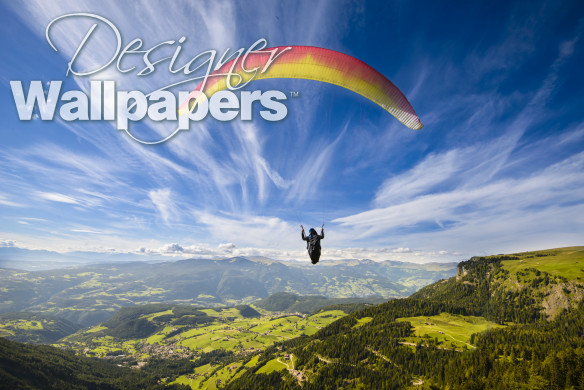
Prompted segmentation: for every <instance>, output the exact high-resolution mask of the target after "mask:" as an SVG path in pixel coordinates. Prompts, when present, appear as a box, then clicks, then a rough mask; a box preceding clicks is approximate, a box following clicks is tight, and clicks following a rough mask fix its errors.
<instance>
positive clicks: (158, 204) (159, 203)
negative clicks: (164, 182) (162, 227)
mask: <svg viewBox="0 0 584 390" xmlns="http://www.w3.org/2000/svg"><path fill="white" fill-rule="evenodd" d="M148 197H149V198H150V201H151V202H152V204H153V205H154V207H155V208H156V210H157V211H158V213H159V215H160V218H162V220H163V221H164V223H165V224H167V225H168V224H169V223H170V222H172V221H173V220H175V219H177V218H178V217H179V213H178V209H177V206H176V205H175V203H174V199H173V196H172V190H171V189H170V188H161V189H157V190H151V191H150V192H148Z"/></svg>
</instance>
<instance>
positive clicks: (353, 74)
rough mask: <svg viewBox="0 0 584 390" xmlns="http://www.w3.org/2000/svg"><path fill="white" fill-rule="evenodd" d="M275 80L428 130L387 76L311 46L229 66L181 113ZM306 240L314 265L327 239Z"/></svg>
mask: <svg viewBox="0 0 584 390" xmlns="http://www.w3.org/2000/svg"><path fill="white" fill-rule="evenodd" d="M270 78H298V79H308V80H316V81H322V82H325V83H329V84H335V85H338V86H341V87H343V88H346V89H349V90H351V91H353V92H356V93H358V94H360V95H362V96H364V97H366V98H367V99H369V100H371V101H373V102H374V103H376V104H378V105H379V106H381V107H382V108H384V109H385V110H386V111H388V112H389V113H390V114H391V115H393V116H394V117H395V118H396V119H398V120H399V121H400V122H402V123H403V124H404V125H406V126H407V127H409V128H410V129H414V130H419V129H421V128H422V127H423V126H424V125H423V124H422V122H421V120H420V118H419V117H418V115H417V114H416V112H415V111H414V109H413V107H412V105H411V104H410V102H409V101H408V100H407V98H406V97H405V96H404V94H403V93H402V92H401V91H400V90H399V89H398V88H397V87H396V86H395V85H394V84H393V83H392V82H391V81H390V80H389V79H388V78H387V77H385V76H384V75H382V74H381V73H379V72H378V71H376V70H375V69H373V68H372V67H371V66H369V65H367V64H366V63H364V62H363V61H360V60H358V59H356V58H354V57H351V56H349V55H347V54H343V53H340V52H337V51H334V50H329V49H324V48H319V47H311V46H283V47H272V48H266V49H262V50H256V51H253V52H249V53H246V54H245V55H243V56H239V57H237V58H235V59H233V60H231V61H229V62H226V63H224V64H223V65H222V66H221V67H219V68H218V69H216V70H215V71H214V72H212V73H211V74H210V75H208V78H207V77H206V78H205V79H204V80H203V81H202V82H201V83H200V84H199V85H197V87H196V88H195V89H194V90H193V92H192V93H191V94H190V95H189V97H188V98H187V99H186V100H185V101H184V102H183V103H182V105H181V107H180V108H179V114H181V115H183V114H186V113H190V112H192V111H193V110H194V108H195V107H196V106H197V104H198V103H200V102H201V101H202V100H204V99H207V98H209V97H211V95H213V94H214V93H216V92H219V91H222V90H225V89H227V88H229V89H238V88H241V87H243V86H245V85H246V84H247V83H249V82H251V81H253V80H261V79H270ZM300 226H301V228H302V239H303V240H304V241H306V248H307V250H308V254H309V256H310V259H311V261H312V264H316V263H318V261H319V259H320V254H321V247H320V240H322V239H324V225H323V227H321V234H317V232H316V230H314V229H313V228H312V229H310V231H309V235H308V236H306V234H305V232H304V227H303V226H302V225H300Z"/></svg>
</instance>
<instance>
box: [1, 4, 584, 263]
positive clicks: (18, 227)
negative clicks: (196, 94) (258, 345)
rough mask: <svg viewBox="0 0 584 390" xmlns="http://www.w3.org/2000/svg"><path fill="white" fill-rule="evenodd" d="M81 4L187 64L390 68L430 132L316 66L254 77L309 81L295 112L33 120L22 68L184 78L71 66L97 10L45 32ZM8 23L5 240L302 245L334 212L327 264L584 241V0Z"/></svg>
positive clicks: (47, 16)
mask: <svg viewBox="0 0 584 390" xmlns="http://www.w3.org/2000/svg"><path fill="white" fill-rule="evenodd" d="M73 12H85V13H93V14H98V15H101V16H103V17H105V18H107V19H108V20H110V21H111V22H112V23H114V24H115V25H116V26H117V28H118V29H119V30H120V32H121V35H122V39H123V42H124V44H126V43H128V42H130V41H131V40H132V39H134V38H141V39H142V40H143V41H144V43H145V46H147V47H151V46H153V45H155V44H157V43H160V42H163V41H166V40H178V39H179V38H180V37H182V36H186V37H187V40H186V42H185V44H184V47H183V53H186V54H185V59H188V58H190V57H192V56H194V55H197V54H199V53H201V52H203V51H205V50H210V49H214V50H217V51H218V52H219V53H223V52H224V51H225V50H226V49H227V48H230V49H231V50H236V49H239V48H242V47H243V48H247V47H249V46H250V45H251V44H252V43H253V42H255V41H256V40H257V39H259V38H265V39H266V40H267V41H268V44H269V46H281V45H309V46H319V47H325V48H327V49H332V50H337V51H340V52H343V53H346V54H349V55H352V56H354V57H356V58H358V59H360V60H362V61H364V62H365V63H367V64H369V65H371V66H372V67H374V68H375V69H376V70H378V71H379V72H381V73H382V74H384V75H385V76H387V77H388V78H389V79H391V80H392V81H393V82H394V84H396V85H397V86H398V87H399V88H400V89H401V90H402V91H403V92H404V94H405V95H406V96H407V97H408V99H409V100H410V102H411V103H412V105H413V107H414V108H415V109H416V111H417V113H418V114H419V116H420V118H421V119H422V122H423V123H424V124H425V127H424V128H423V129H422V130H420V131H413V130H410V129H408V128H406V127H405V126H403V125H402V124H401V123H399V122H398V121H397V120H395V119H394V118H393V117H392V116H391V115H389V114H388V113H387V112H386V111H384V110H383V109H381V108H379V107H378V106H376V105H375V104H374V103H372V102H370V101H368V100H366V99H365V98H363V97H361V96H360V95H358V94H355V93H353V92H351V91H348V90H345V89H343V88H340V87H337V86H333V85H327V84H324V83H319V82H315V81H308V80H261V81H256V82H254V83H253V84H250V88H252V90H253V89H261V90H263V91H265V90H279V91H283V92H285V93H287V94H288V93H289V92H291V91H294V92H299V97H295V98H292V97H290V98H289V99H288V100H287V101H286V106H287V107H288V115H287V117H286V119H284V120H283V121H281V122H267V121H265V120H262V119H261V118H260V117H259V116H257V113H256V116H255V117H254V120H253V121H251V122H243V121H240V120H237V119H236V120H234V121H230V122H219V121H216V120H213V118H207V119H206V120H204V121H202V122H200V123H196V124H194V125H192V127H191V130H189V131H183V132H180V133H179V134H178V135H177V136H176V137H174V138H173V139H172V140H171V141H169V142H167V143H164V144H162V145H158V146H145V145H142V144H139V143H137V142H135V141H133V140H132V139H130V137H129V136H128V135H127V134H126V133H124V132H122V131H119V130H117V129H116V128H115V124H112V123H110V122H104V121H102V122H65V121H63V120H61V119H58V118H56V119H54V120H53V121H41V120H39V119H36V120H31V121H20V120H19V119H18V115H17V110H16V106H15V103H14V100H13V96H12V92H11V90H10V84H9V82H10V81H11V80H21V81H22V82H23V84H24V85H25V88H28V83H29V82H30V81H31V80H42V81H43V83H47V82H49V81H51V80H62V81H63V83H64V84H63V85H64V87H63V89H64V90H73V89H77V90H87V88H88V85H89V81H90V80H115V81H116V85H117V86H118V88H119V89H122V88H123V89H126V90H141V91H148V92H149V91H152V90H154V89H157V88H160V87H162V86H164V85H168V84H170V83H173V82H178V81H181V80H184V79H185V78H186V77H185V75H177V74H171V73H170V72H168V69H165V68H164V67H161V68H160V69H158V70H157V71H156V72H154V73H153V74H152V75H150V76H147V77H139V76H137V75H136V72H128V73H124V74H122V73H120V72H118V71H117V70H116V68H115V66H113V65H112V66H109V67H107V68H106V69H104V70H103V71H102V72H100V73H98V74H96V75H93V76H91V77H72V75H69V76H67V75H66V72H67V64H68V62H69V61H70V59H71V57H72V55H73V53H74V52H75V50H76V48H77V46H78V44H79V42H80V41H81V39H82V38H83V36H84V34H85V33H86V32H87V29H88V28H89V24H88V21H87V20H86V21H85V22H79V23H69V24H68V25H67V26H66V28H63V29H56V30H55V35H54V37H53V38H54V40H55V44H56V45H57V46H58V48H59V52H55V51H54V50H53V49H52V48H51V47H50V45H49V43H48V42H47V40H46V38H45V29H46V26H47V24H48V23H49V22H50V21H51V20H53V19H54V18H56V17H58V16H61V15H64V14H67V13H73ZM0 15H1V16H0V18H1V23H0V34H1V35H0V36H1V39H2V41H1V42H2V45H1V48H2V58H1V59H0V86H1V89H0V90H1V94H0V99H1V103H2V104H1V105H0V113H1V117H2V118H3V123H2V125H1V126H0V137H1V138H0V139H1V140H2V141H1V144H2V147H1V148H0V246H17V247H23V248H29V249H49V250H56V251H61V252H66V251H73V250H85V251H95V252H114V251H115V252H134V253H143V254H145V255H147V254H166V255H168V256H178V257H186V256H202V257H207V256H232V255H263V256H268V257H273V258H278V259H302V258H304V257H305V256H306V255H305V250H304V244H303V242H302V241H300V239H299V227H298V225H299V224H300V223H303V224H304V225H305V226H320V225H321V224H322V223H323V221H324V222H325V224H326V225H325V228H326V233H327V236H326V239H325V242H324V243H323V244H324V251H323V258H324V259H325V260H327V259H330V260H334V259H341V258H371V259H375V260H385V259H394V260H404V261H416V262H426V261H451V260H461V259H464V258H467V257H469V256H472V255H481V254H495V253H505V252H515V251H526V250H536V249H546V248H552V247H561V246H568V245H582V244H583V241H582V237H584V234H583V233H584V218H583V216H584V197H583V196H582V194H584V169H583V168H584V114H583V112H584V110H583V107H584V94H583V93H582V90H583V87H584V73H583V72H582V65H584V41H583V37H582V35H583V34H584V5H582V3H581V2H578V1H564V2H556V1H549V2H542V1H530V2H522V1H517V2H508V1H498V2H493V1H485V2H478V1H476V2H435V1H367V2H365V1H338V0H331V1H318V2H314V1H298V2H291V1H288V2H281V1H246V2H235V1H196V2H195V1H191V2H187V1H180V2H179V1H175V2H163V1H143V2H113V1H104V2H99V4H97V2H89V1H75V2H73V1H71V2H63V1H58V2H57V1H40V0H39V1H27V2H9V1H3V2H2V4H1V5H0ZM112 37H113V34H111V33H110V34H108V33H107V31H102V33H101V34H99V35H97V34H96V36H95V40H94V41H92V46H91V50H87V51H86V52H85V53H84V55H83V56H81V57H80V59H79V62H78V64H79V66H80V67H86V69H90V68H91V67H95V66H96V65H97V64H100V63H101V64H102V63H103V61H104V59H105V58H108V57H107V56H108V53H111V50H112V47H113V46H112V45H113V41H112ZM167 55H168V53H167ZM185 61H186V60H185ZM193 87H194V84H188V88H186V90H190V89H192V88H193ZM132 131H133V132H134V134H136V135H138V136H140V137H143V138H147V139H154V138H156V137H160V136H164V135H165V134H168V133H169V131H170V130H169V129H168V126H164V124H153V123H148V122H145V123H141V124H140V125H138V126H136V127H134V128H133V130H132Z"/></svg>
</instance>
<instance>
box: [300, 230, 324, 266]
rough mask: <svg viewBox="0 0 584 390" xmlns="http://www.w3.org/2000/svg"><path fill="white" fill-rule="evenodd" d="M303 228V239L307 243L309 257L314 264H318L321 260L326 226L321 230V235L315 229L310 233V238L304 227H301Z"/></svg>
mask: <svg viewBox="0 0 584 390" xmlns="http://www.w3.org/2000/svg"><path fill="white" fill-rule="evenodd" d="M300 227H301V228H302V239H303V240H304V241H306V249H308V255H309V256H310V260H311V261H312V264H316V263H318V260H319V259H320V240H322V239H323V238H324V224H323V225H322V226H321V228H320V234H317V233H316V230H314V228H311V229H310V230H309V231H308V233H309V234H308V236H306V234H305V233H304V226H302V225H300Z"/></svg>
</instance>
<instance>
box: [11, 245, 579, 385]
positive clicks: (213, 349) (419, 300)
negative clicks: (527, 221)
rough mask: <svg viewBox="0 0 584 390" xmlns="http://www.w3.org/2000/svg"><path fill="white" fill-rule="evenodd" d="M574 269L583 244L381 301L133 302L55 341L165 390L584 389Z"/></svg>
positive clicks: (486, 261)
mask: <svg viewBox="0 0 584 390" xmlns="http://www.w3.org/2000/svg"><path fill="white" fill-rule="evenodd" d="M582 264H584V247H571V248H559V249H553V250H546V251H538V252H525V253H515V254H504V255H495V256H485V257H473V258H471V259H469V260H467V261H463V262H461V263H459V265H458V267H457V273H456V276H453V277H451V278H448V279H443V280H440V281H437V282H435V283H433V284H430V285H428V286H426V287H424V288H422V289H421V290H419V291H418V292H416V293H414V294H413V295H411V296H410V297H408V298H398V299H391V300H389V301H385V302H383V303H379V302H378V301H376V300H377V299H379V298H378V297H373V298H370V301H367V299H363V300H361V301H359V300H355V298H343V299H338V298H335V299H331V298H326V297H324V296H320V295H314V296H300V295H297V294H292V293H289V292H286V293H276V294H273V295H270V296H268V297H265V298H263V299H261V300H257V301H255V302H254V303H249V304H239V305H236V306H224V307H218V306H215V307H201V306H193V305H184V304H178V303H150V304H146V305H137V306H129V307H125V308H121V309H119V310H117V311H116V313H115V314H114V315H113V316H112V317H111V318H109V319H108V320H106V321H104V322H102V323H101V324H99V325H94V326H92V327H89V328H86V329H84V330H80V331H78V332H76V333H74V334H71V335H69V336H67V337H65V338H63V339H61V340H60V341H59V342H58V343H56V344H55V345H57V346H58V347H59V350H60V351H61V352H59V353H62V354H66V353H67V350H69V351H71V352H74V353H75V355H73V354H71V355H67V356H68V357H67V359H70V360H71V359H73V360H75V359H88V358H89V357H91V358H92V359H96V360H88V361H86V360H83V363H74V364H90V363H87V362H91V361H97V362H101V363H100V364H106V363H108V364H112V365H113V366H116V367H117V366H121V367H118V368H117V369H119V370H122V369H129V367H134V368H135V369H134V370H131V371H130V372H128V373H125V374H120V375H122V377H127V375H131V372H136V371H137V370H136V369H138V370H139V371H144V372H145V373H146V374H147V375H154V376H152V377H151V378H153V379H152V380H154V379H156V381H157V382H156V386H166V387H172V386H175V387H176V386H186V387H187V388H192V389H219V388H226V389H237V390H239V389H261V388H273V389H296V388H298V389H299V388H302V389H337V388H380V389H386V388H387V389H390V388H403V389H407V388H423V389H438V388H443V389H468V388H476V389H499V388H501V386H502V384H504V385H505V386H506V388H526V389H584V375H583V374H582V373H583V372H584V301H583V299H582V297H583V291H584V285H583V284H584V282H583V278H584V269H583V268H584V267H582ZM556 265H557V267H556ZM326 304H329V305H328V306H324V307H323V305H326ZM311 309H314V310H313V311H312V312H311V313H309V314H308V313H305V312H306V311H308V310H311ZM23 324H25V323H23ZM29 325H30V324H29V323H28V322H27V323H26V325H25V326H29ZM45 352H46V350H45V351H39V352H38V353H39V354H41V355H42V354H43V353H45ZM5 353H6V354H8V355H10V353H8V352H5ZM31 353H32V352H31ZM43 356H44V355H43ZM63 356H65V355H63ZM73 356H76V358H74V357H73ZM12 358H17V357H12ZM9 361H12V360H10V359H9ZM172 362H175V363H172ZM162 363H164V365H163V366H160V367H161V368H160V369H159V370H158V369H157V368H156V367H158V365H160V364H162ZM71 364H73V363H71ZM172 364H176V367H177V368H173V367H175V366H173V365H172ZM25 366H26V365H25ZM100 367H101V366H100ZM0 368H1V367H0ZM102 369H103V368H97V367H96V368H95V370H97V371H96V372H98V371H99V370H102ZM90 372H92V371H91V370H90ZM149 373H151V374H149ZM91 380H94V379H91ZM95 380H97V379H95ZM107 380H108V381H110V382H108V383H114V382H116V383H118V382H117V381H118V380H117V379H116V380H114V379H111V380H110V379H107ZM119 383H121V382H119ZM153 386H154V385H146V386H144V387H145V388H155V387H153ZM112 388H124V387H115V386H114V387H112Z"/></svg>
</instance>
